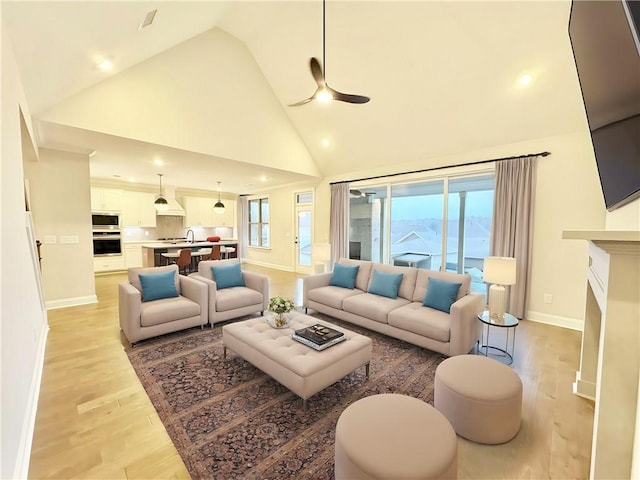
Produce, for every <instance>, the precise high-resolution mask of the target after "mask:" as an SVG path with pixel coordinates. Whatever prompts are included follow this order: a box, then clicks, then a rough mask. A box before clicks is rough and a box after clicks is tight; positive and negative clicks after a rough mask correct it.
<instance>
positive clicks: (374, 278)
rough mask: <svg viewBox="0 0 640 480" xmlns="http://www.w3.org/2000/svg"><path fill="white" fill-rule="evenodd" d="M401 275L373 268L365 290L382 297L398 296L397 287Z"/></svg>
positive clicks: (400, 280)
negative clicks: (367, 287)
mask: <svg viewBox="0 0 640 480" xmlns="http://www.w3.org/2000/svg"><path fill="white" fill-rule="evenodd" d="M402 276H403V275H402V273H391V272H382V271H380V270H376V269H374V270H373V274H372V275H371V282H369V290H367V291H368V292H369V293H374V294H376V295H382V296H383V297H389V298H398V287H400V282H402Z"/></svg>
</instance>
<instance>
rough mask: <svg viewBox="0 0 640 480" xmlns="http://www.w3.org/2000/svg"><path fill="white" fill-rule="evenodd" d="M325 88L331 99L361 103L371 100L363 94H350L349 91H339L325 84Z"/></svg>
mask: <svg viewBox="0 0 640 480" xmlns="http://www.w3.org/2000/svg"><path fill="white" fill-rule="evenodd" d="M326 88H327V90H328V91H329V92H330V93H331V95H332V96H333V99H334V100H338V101H339V102H346V103H358V104H362V103H367V102H368V101H369V100H371V99H370V98H369V97H365V96H363V95H352V94H350V93H342V92H339V91H337V90H334V89H333V88H331V87H330V86H329V85H327V87H326Z"/></svg>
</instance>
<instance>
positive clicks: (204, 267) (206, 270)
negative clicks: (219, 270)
mask: <svg viewBox="0 0 640 480" xmlns="http://www.w3.org/2000/svg"><path fill="white" fill-rule="evenodd" d="M236 263H237V264H240V259H239V258H229V259H226V260H202V261H201V262H199V263H198V274H199V275H200V276H201V277H204V278H208V279H209V280H213V272H212V271H211V267H221V266H224V265H233V264H236Z"/></svg>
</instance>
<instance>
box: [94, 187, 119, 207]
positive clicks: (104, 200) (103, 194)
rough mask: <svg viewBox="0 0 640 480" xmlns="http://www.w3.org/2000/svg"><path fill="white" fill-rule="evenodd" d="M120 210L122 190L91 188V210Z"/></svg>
mask: <svg viewBox="0 0 640 480" xmlns="http://www.w3.org/2000/svg"><path fill="white" fill-rule="evenodd" d="M121 210H122V190H118V189H116V188H99V187H93V188H91V211H93V212H119V211H121Z"/></svg>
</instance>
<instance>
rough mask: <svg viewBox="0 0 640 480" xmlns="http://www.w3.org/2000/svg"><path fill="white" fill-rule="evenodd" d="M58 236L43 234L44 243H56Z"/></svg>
mask: <svg viewBox="0 0 640 480" xmlns="http://www.w3.org/2000/svg"><path fill="white" fill-rule="evenodd" d="M57 241H58V238H57V237H56V236H55V235H45V236H44V243H45V244H51V243H57Z"/></svg>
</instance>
